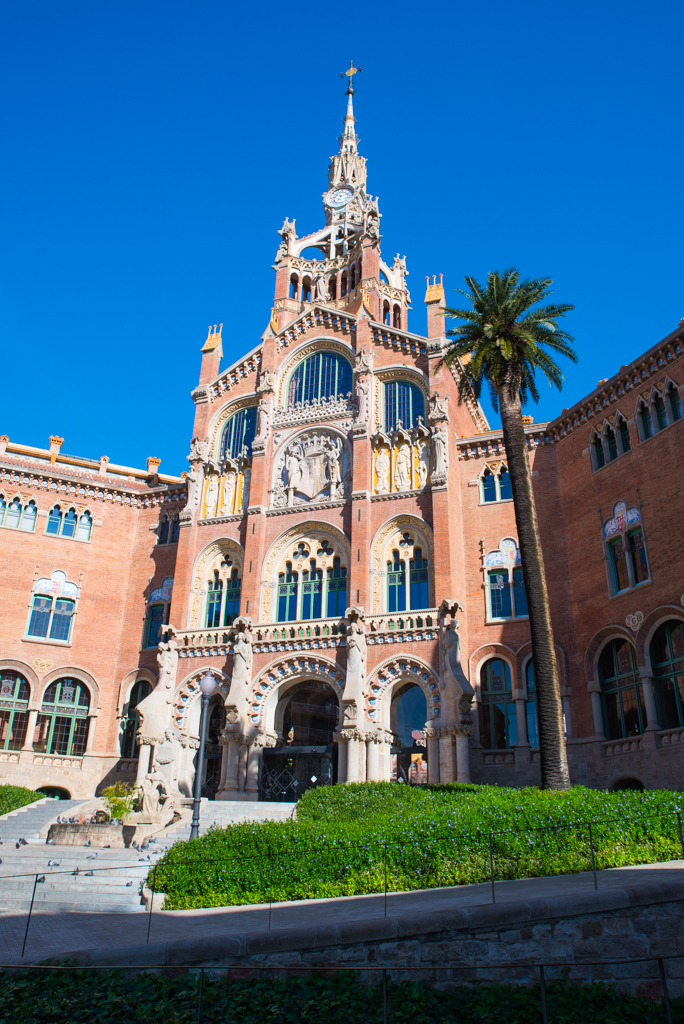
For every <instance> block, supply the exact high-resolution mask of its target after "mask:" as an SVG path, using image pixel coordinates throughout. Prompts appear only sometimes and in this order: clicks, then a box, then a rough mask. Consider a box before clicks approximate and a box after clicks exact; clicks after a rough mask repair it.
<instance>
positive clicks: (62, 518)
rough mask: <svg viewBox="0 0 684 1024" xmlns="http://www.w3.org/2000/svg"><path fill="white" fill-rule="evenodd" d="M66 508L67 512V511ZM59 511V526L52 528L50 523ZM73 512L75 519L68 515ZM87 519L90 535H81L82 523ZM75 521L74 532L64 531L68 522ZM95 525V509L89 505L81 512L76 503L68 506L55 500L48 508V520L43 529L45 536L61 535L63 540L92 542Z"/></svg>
mask: <svg viewBox="0 0 684 1024" xmlns="http://www.w3.org/2000/svg"><path fill="white" fill-rule="evenodd" d="M65 508H66V512H65ZM56 510H57V511H58V512H59V526H58V528H57V529H56V530H51V529H50V524H51V523H52V522H54V521H55V518H56V517H53V513H54V512H55V511H56ZM71 513H73V520H72V519H69V518H68V517H69V516H70V515H71ZM84 520H86V521H87V522H88V536H87V537H79V532H80V530H81V523H82V522H83V521H84ZM67 522H69V523H71V522H73V523H74V532H73V533H72V534H68V533H65V532H64V528H65V525H66V523H67ZM94 525H95V518H94V516H93V510H92V509H91V507H90V506H89V505H88V506H86V508H84V509H83V511H82V512H79V511H78V509H77V508H76V506H75V505H73V504H71V503H68V504H67V505H66V506H65V505H63V503H62V502H61V501H56V502H54V504H53V505H51V506H50V508H49V509H48V515H47V521H46V523H45V529H44V530H43V536H44V537H59V538H60V539H61V540H73V541H77V542H78V543H79V544H90V543H92V539H93V526H94Z"/></svg>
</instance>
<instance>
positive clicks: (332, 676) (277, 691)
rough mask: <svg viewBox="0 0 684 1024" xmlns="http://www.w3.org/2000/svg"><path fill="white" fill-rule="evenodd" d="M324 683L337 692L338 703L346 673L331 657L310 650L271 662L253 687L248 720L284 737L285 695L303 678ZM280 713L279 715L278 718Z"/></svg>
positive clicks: (263, 730)
mask: <svg viewBox="0 0 684 1024" xmlns="http://www.w3.org/2000/svg"><path fill="white" fill-rule="evenodd" d="M310 681H311V682H317V683H320V684H325V685H326V686H328V687H329V688H330V690H331V691H332V693H333V694H334V695H335V699H336V701H337V704H338V707H339V705H340V702H341V700H342V694H343V692H344V684H345V673H344V671H343V670H342V669H341V668H340V666H339V665H337V664H335V662H333V661H330V660H329V659H328V658H321V657H318V656H316V657H312V656H310V655H308V654H304V653H302V654H296V655H290V656H288V657H285V658H281V659H279V660H277V661H274V662H272V663H271V664H270V665H268V666H267V667H266V668H264V669H263V670H262V671H261V672H260V674H259V675H258V677H257V678H256V680H255V681H254V683H253V684H252V688H251V706H250V714H249V721H250V724H251V726H252V727H253V728H254V729H255V730H257V731H259V732H262V733H266V734H267V735H270V736H272V737H274V738H275V739H276V745H277V741H278V739H282V738H283V737H282V736H281V734H280V733H279V731H278V727H280V728H281V729H282V724H283V723H282V715H283V713H284V710H285V709H284V707H283V698H285V697H287V694H288V692H289V691H291V690H292V689H293V688H294V687H295V686H296V685H297V684H299V683H303V682H310ZM279 713H280V716H281V717H280V719H279Z"/></svg>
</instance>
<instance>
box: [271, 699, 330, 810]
mask: <svg viewBox="0 0 684 1024" xmlns="http://www.w3.org/2000/svg"><path fill="white" fill-rule="evenodd" d="M339 716H340V706H339V702H338V699H337V695H336V693H335V691H334V690H333V688H332V686H329V685H328V684H327V683H322V682H315V681H307V682H303V683H297V685H296V686H293V687H292V689H291V690H288V691H287V693H286V694H285V695H284V697H283V698H282V700H281V702H280V704H279V706H278V711H277V713H276V723H275V724H276V729H277V732H278V746H277V747H274V748H271V749H267V750H265V751H264V760H263V765H262V769H261V785H260V797H261V799H262V800H280V801H290V800H298V799H299V797H300V796H302V794H303V793H305V792H306V791H307V789H311V788H312V787H316V786H331V785H332V784H333V782H334V781H335V778H336V777H337V759H336V755H337V748H336V745H335V744H334V743H333V733H334V731H335V729H336V728H337V725H338V723H339Z"/></svg>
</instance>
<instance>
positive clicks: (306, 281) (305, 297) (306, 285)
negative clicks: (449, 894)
mask: <svg viewBox="0 0 684 1024" xmlns="http://www.w3.org/2000/svg"><path fill="white" fill-rule="evenodd" d="M302 302H311V278H310V277H305V278H303V279H302Z"/></svg>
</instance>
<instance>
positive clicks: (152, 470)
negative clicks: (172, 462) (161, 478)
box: [147, 455, 161, 476]
mask: <svg viewBox="0 0 684 1024" xmlns="http://www.w3.org/2000/svg"><path fill="white" fill-rule="evenodd" d="M160 465H161V459H155V458H153V457H152V456H151V455H150V456H149V457H148V459H147V472H148V475H149V476H156V475H157V473H158V472H159V466H160Z"/></svg>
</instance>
